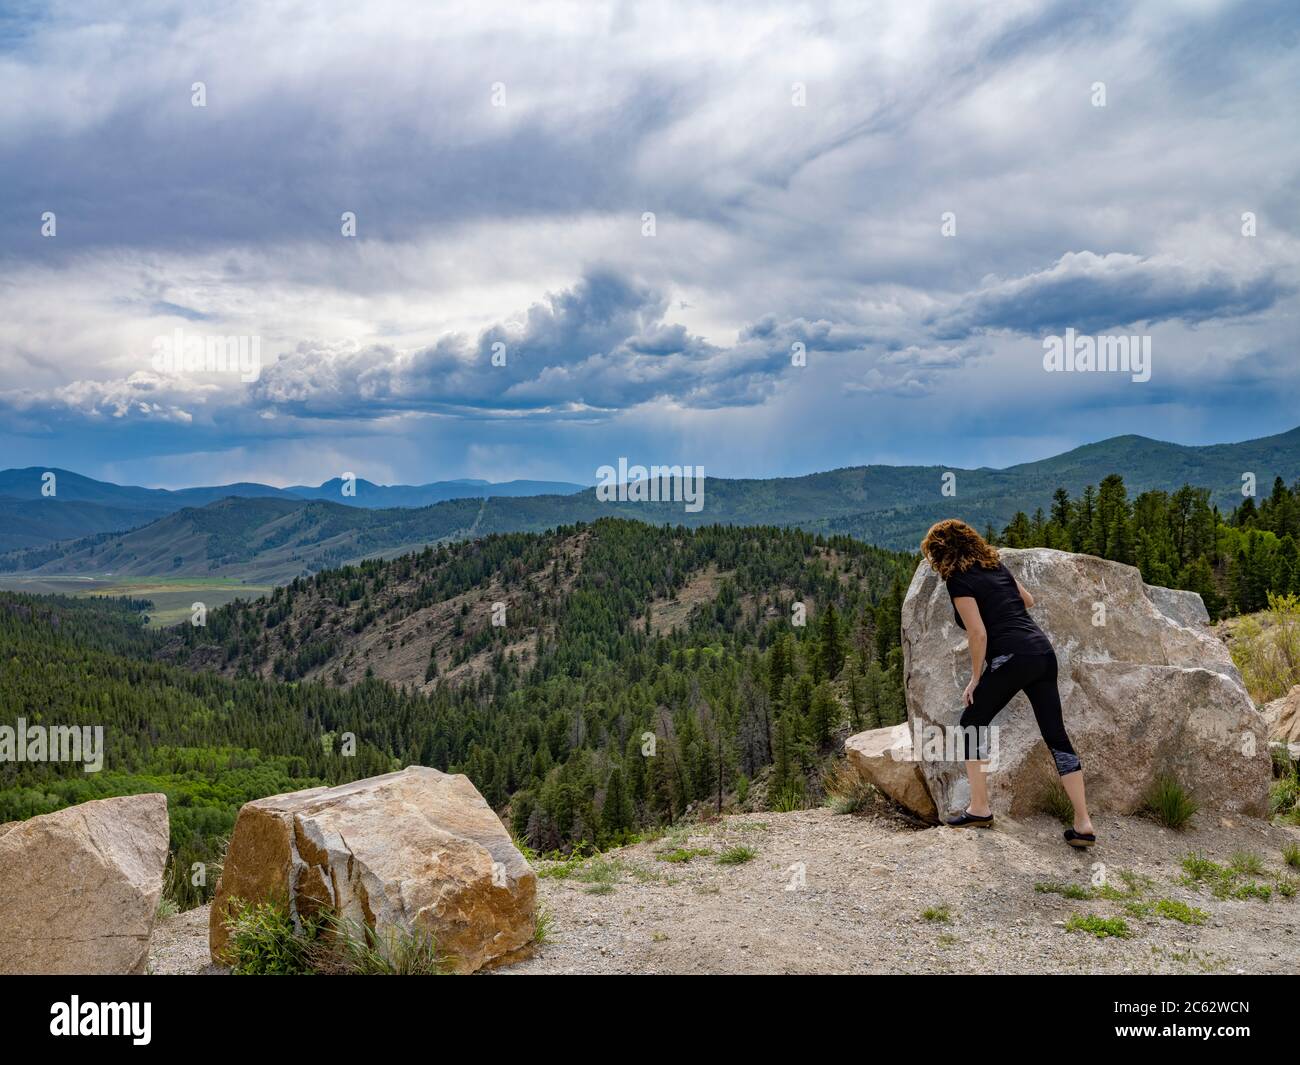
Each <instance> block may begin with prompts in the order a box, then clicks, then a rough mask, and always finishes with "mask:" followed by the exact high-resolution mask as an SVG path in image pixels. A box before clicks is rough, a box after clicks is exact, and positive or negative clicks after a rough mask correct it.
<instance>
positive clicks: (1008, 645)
mask: <svg viewBox="0 0 1300 1065" xmlns="http://www.w3.org/2000/svg"><path fill="white" fill-rule="evenodd" d="M962 595H968V596H970V597H971V598H972V599H974V600H975V604H976V606H978V607H979V608H980V617H981V618H982V619H983V621H984V628H985V630H986V631H987V632H988V636H989V645H988V647H987V649H986V650H985V653H984V657H985V660H986V661H987V660H991V659H994V658H996V657H997V656H998V655H1013V654H1022V655H1046V654H1052V653H1053V652H1052V644H1051V642H1050V641H1049V640H1048V639H1047V637H1046V636H1045V635H1044V634H1043V630H1042V629H1040V628H1039V627H1038V625H1037V624H1036V623H1035V622H1034V619H1033V618H1031V617H1030V616H1029V611H1028V610H1026V609H1025V601H1024V600H1023V599H1021V598H1020V592H1019V590H1018V589H1017V588H1016V579H1015V577H1013V576H1012V575H1011V571H1010V570H1008V569H1007V567H1006V566H1004V565H1002V563H1001V562H999V563H998V564H997V565H996V566H995V567H994V568H993V569H983V568H982V567H980V566H972V567H971V568H970V569H968V570H967V571H966V572H965V573H954V574H953V575H952V576H951V577H949V578H948V598H949V599H956V598H957V597H958V596H962ZM952 613H953V617H955V618H956V619H957V624H958V625H959V626H960V627H961V628H963V629H965V628H966V626H965V625H963V624H962V620H961V615H960V614H958V613H957V608H956V606H954V607H953V609H952Z"/></svg>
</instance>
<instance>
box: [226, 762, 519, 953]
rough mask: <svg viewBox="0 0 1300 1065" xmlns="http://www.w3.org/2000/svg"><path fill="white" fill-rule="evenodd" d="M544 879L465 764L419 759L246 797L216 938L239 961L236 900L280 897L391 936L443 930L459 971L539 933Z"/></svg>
mask: <svg viewBox="0 0 1300 1065" xmlns="http://www.w3.org/2000/svg"><path fill="white" fill-rule="evenodd" d="M536 889H537V878H536V876H535V874H534V873H533V870H532V869H531V868H530V867H529V865H528V863H527V862H526V861H525V860H524V858H523V855H521V854H520V853H519V851H518V850H517V849H516V848H515V845H514V843H513V841H512V840H511V838H510V834H509V833H508V832H507V831H506V829H505V826H504V825H503V824H502V823H501V820H500V818H498V817H497V815H496V814H495V813H493V812H492V808H491V807H490V806H488V804H487V803H486V802H485V801H484V800H483V797H482V796H481V795H480V794H479V793H478V791H477V789H475V787H474V785H473V784H472V783H470V781H469V778H468V777H465V776H461V775H451V774H448V773H441V772H439V771H438V770H436V769H429V768H427V767H424V766H411V767H409V768H407V769H404V770H402V771H401V772H399V773H389V774H386V775H385V776H379V777H370V778H368V779H366V780H358V781H354V782H353V783H351V784H343V785H340V786H338V787H333V788H313V789H311V790H308V791H298V792H292V793H290V794H287V795H273V796H271V797H270V798H266V799H258V800H256V801H255V802H250V803H246V804H245V805H244V807H243V808H242V809H241V810H240V812H239V819H238V821H237V822H236V823H235V831H234V834H233V835H232V836H231V839H230V847H229V849H228V851H227V854H226V861H225V865H224V867H223V870H222V874H221V881H220V883H219V884H218V885H217V892H216V896H215V898H214V899H213V904H212V910H211V920H210V923H209V928H208V941H209V945H210V948H211V952H212V957H213V960H214V961H219V962H223V961H225V962H228V961H229V960H230V959H229V957H228V954H227V951H226V947H227V941H228V932H227V928H226V916H227V914H228V913H229V912H230V909H231V907H232V904H233V902H234V900H236V899H240V900H243V901H245V902H247V903H256V902H260V901H278V902H280V903H282V904H286V905H287V906H288V908H289V911H290V913H291V914H292V915H293V916H294V918H295V920H299V919H301V918H302V917H303V916H308V915H313V916H314V915H318V914H321V913H329V914H332V915H334V916H336V917H338V918H340V919H342V921H343V922H346V923H347V924H349V925H351V926H353V927H357V928H359V927H360V926H362V925H364V926H366V927H368V928H370V929H372V930H373V931H374V932H375V933H376V937H375V938H376V940H377V941H378V943H379V944H380V945H381V947H382V946H383V945H385V944H388V943H391V942H394V941H395V937H396V936H398V935H402V934H406V933H409V932H418V933H428V934H430V935H432V937H433V940H434V943H435V945H436V948H437V950H438V952H439V953H440V954H442V955H443V956H444V957H446V958H447V960H448V962H449V965H450V967H451V968H453V969H454V970H455V971H457V972H473V971H474V970H476V969H479V968H481V967H482V966H484V965H486V964H489V963H493V962H500V961H503V960H508V959H510V958H512V957H515V956H519V955H520V953H521V952H522V951H524V950H525V949H526V948H527V947H528V945H529V944H530V943H531V941H532V938H533V932H534V903H535V896H536Z"/></svg>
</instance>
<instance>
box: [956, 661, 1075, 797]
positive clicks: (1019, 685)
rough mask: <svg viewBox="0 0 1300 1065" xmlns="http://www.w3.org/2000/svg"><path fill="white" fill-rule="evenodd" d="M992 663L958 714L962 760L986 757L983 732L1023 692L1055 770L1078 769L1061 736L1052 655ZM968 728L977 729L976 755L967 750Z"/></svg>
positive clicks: (1071, 749)
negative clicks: (963, 757)
mask: <svg viewBox="0 0 1300 1065" xmlns="http://www.w3.org/2000/svg"><path fill="white" fill-rule="evenodd" d="M993 663H996V664H993ZM993 663H990V668H988V669H986V670H985V671H984V675H983V676H981V677H980V682H979V684H977V685H976V686H975V692H974V698H973V699H972V701H971V704H970V706H968V707H966V709H965V711H964V712H963V713H962V715H961V726H962V729H963V730H964V731H963V739H964V741H965V755H966V760H967V761H972V760H974V759H975V758H976V757H977V756H978V757H979V758H986V757H988V755H987V744H986V741H985V740H984V737H985V736H986V735H987V733H986V732H985V731H984V730H985V729H986V728H987V726H988V724H989V722H991V721H992V720H993V719H994V718H995V717H997V715H998V712H999V711H1000V710H1001V709H1002V708H1003V707H1004V706H1006V705H1007V703H1009V702H1011V700H1012V698H1013V697H1014V696H1015V694H1016V692H1019V691H1023V692H1024V693H1025V695H1026V696H1028V697H1029V702H1030V704H1031V705H1032V706H1033V708H1034V717H1035V718H1036V719H1037V721H1038V731H1039V732H1041V733H1042V734H1043V741H1044V742H1045V743H1046V744H1047V749H1048V750H1049V751H1051V752H1052V758H1053V759H1054V760H1055V762H1056V771H1057V772H1058V773H1060V774H1061V776H1065V774H1066V773H1073V772H1076V771H1077V770H1079V769H1082V768H1083V766H1082V764H1081V763H1080V762H1079V756H1078V755H1077V754H1075V753H1074V748H1073V747H1072V746H1070V737H1069V736H1067V735H1066V734H1065V723H1064V722H1063V721H1062V720H1061V695H1060V693H1059V692H1058V691H1057V690H1056V655H1055V654H1045V655H1022V654H1015V655H1011V656H1009V657H1006V658H1003V657H998V658H995V659H994V660H993ZM972 727H973V728H974V729H976V730H978V732H977V733H976V735H977V736H979V737H980V742H979V743H978V744H977V752H978V754H975V753H972V751H971V735H972V733H971V729H972Z"/></svg>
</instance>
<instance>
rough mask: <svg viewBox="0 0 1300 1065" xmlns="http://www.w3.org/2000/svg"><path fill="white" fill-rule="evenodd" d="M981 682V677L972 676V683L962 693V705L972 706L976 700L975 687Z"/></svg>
mask: <svg viewBox="0 0 1300 1065" xmlns="http://www.w3.org/2000/svg"><path fill="white" fill-rule="evenodd" d="M979 682H980V681H979V677H971V679H970V683H969V684H967V685H966V690H965V691H964V692H962V693H961V705H962V706H970V704H971V703H973V702H974V701H975V688H976V686H977V685H978V684H979Z"/></svg>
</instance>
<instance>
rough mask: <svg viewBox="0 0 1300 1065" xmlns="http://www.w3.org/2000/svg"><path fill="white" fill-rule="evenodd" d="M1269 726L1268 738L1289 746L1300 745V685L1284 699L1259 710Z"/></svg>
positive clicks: (1275, 700) (1274, 701)
mask: <svg viewBox="0 0 1300 1065" xmlns="http://www.w3.org/2000/svg"><path fill="white" fill-rule="evenodd" d="M1259 712H1260V714H1262V715H1263V717H1264V723H1265V724H1266V725H1267V726H1268V738H1269V739H1270V740H1276V741H1277V742H1278V743H1285V744H1288V745H1291V744H1297V743H1300V684H1297V685H1296V686H1295V687H1293V688H1292V689H1291V690H1290V691H1289V692H1287V693H1286V694H1285V695H1284V696H1282V698H1280V699H1274V700H1273V701H1272V702H1271V703H1265V704H1264V705H1263V706H1261V707H1260V708H1259Z"/></svg>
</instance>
